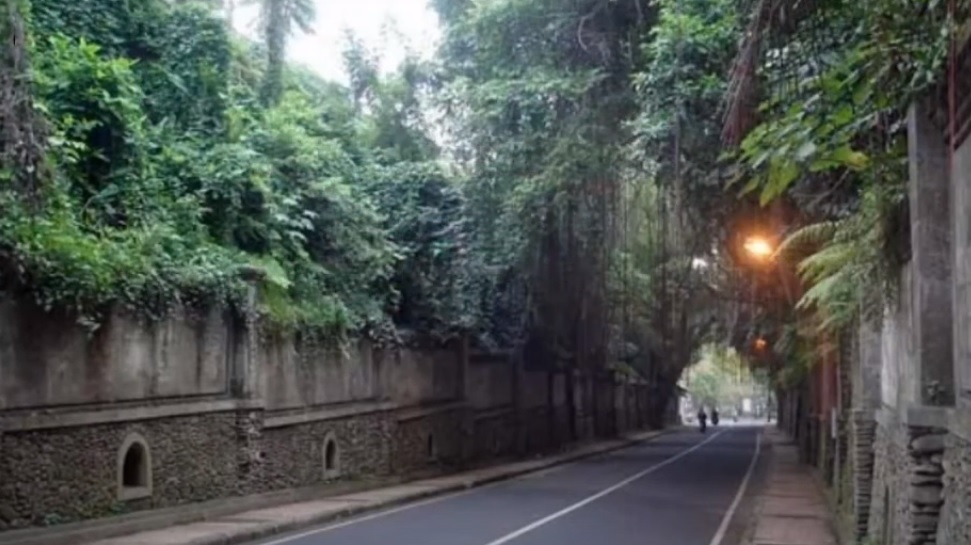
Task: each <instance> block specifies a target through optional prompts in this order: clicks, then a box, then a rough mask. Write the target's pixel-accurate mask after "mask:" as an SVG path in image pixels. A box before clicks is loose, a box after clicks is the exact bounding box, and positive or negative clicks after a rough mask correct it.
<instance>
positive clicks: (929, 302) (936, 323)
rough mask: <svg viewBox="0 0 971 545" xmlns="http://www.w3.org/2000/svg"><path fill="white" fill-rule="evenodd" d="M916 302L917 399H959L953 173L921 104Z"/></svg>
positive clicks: (912, 123) (914, 218)
mask: <svg viewBox="0 0 971 545" xmlns="http://www.w3.org/2000/svg"><path fill="white" fill-rule="evenodd" d="M907 117H908V122H907V139H908V147H909V156H910V161H909V165H910V182H909V184H908V196H909V198H910V227H911V230H910V233H911V248H912V256H913V269H912V270H913V276H912V282H913V283H912V297H913V299H912V301H913V307H912V308H913V324H912V325H913V339H914V359H915V360H916V361H915V362H914V363H915V364H916V365H915V368H916V369H917V370H918V373H917V376H916V378H917V380H918V383H917V384H916V385H915V386H916V387H918V388H919V392H916V394H917V399H918V400H919V402H920V403H922V404H924V405H938V406H942V405H943V406H949V405H953V404H954V357H953V354H954V348H953V343H952V341H953V332H952V326H953V320H952V317H953V310H952V308H951V305H952V287H951V259H952V252H951V220H950V216H951V214H950V207H951V203H950V176H949V174H948V152H947V144H946V142H945V139H944V135H943V134H942V133H941V131H940V130H939V129H938V128H937V127H936V126H935V125H934V124H933V123H931V120H930V118H929V116H928V115H927V114H926V112H925V110H924V109H923V108H922V107H920V106H917V105H914V106H911V108H910V111H909V112H908V116H907Z"/></svg>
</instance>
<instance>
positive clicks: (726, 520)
mask: <svg viewBox="0 0 971 545" xmlns="http://www.w3.org/2000/svg"><path fill="white" fill-rule="evenodd" d="M761 452H762V432H759V433H757V434H756V435H755V452H754V453H753V454H752V461H751V462H749V465H748V471H746V472H745V478H744V479H742V484H741V485H739V487H738V492H737V493H736V494H735V499H734V500H732V504H731V505H730V506H729V507H728V511H726V512H725V516H724V517H722V522H721V524H720V525H719V526H718V531H717V532H715V536H714V537H712V538H711V543H709V544H708V545H721V542H722V540H723V539H725V535H726V534H727V533H728V527H729V526H730V525H731V523H732V518H734V516H735V511H737V510H738V506H739V505H740V504H741V503H742V498H744V497H745V491H746V490H748V485H749V482H750V481H751V480H752V475H753V474H754V473H755V466H756V464H757V462H758V460H759V455H760V454H761Z"/></svg>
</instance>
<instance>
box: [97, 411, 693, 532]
mask: <svg viewBox="0 0 971 545" xmlns="http://www.w3.org/2000/svg"><path fill="white" fill-rule="evenodd" d="M685 429H686V428H685V427H684V426H672V427H669V428H664V429H662V430H655V431H651V432H644V433H642V434H641V435H642V437H638V438H621V439H614V440H612V441H610V442H605V443H607V444H605V445H604V446H603V447H601V448H591V449H589V450H586V451H580V452H574V453H566V454H561V455H559V456H556V455H554V456H550V457H548V459H546V460H537V462H539V463H537V464H536V465H535V466H531V467H529V468H524V469H515V470H511V471H509V472H508V473H497V474H495V475H487V476H484V477H481V478H472V479H469V480H467V481H464V482H461V483H457V484H454V485H450V486H445V487H442V488H439V489H434V490H426V491H421V492H416V493H413V494H409V495H405V496H401V497H398V498H394V499H391V500H388V501H385V502H375V503H372V504H365V505H360V506H355V507H351V508H348V509H345V510H343V511H340V512H332V513H327V514H324V515H316V516H311V517H307V518H305V519H302V520H294V521H288V522H283V523H272V524H267V525H261V526H258V527H255V528H250V529H247V530H244V531H241V532H236V533H233V534H231V535H227V534H225V533H223V534H220V535H218V536H216V535H214V536H211V537H210V536H204V537H201V538H197V539H194V540H192V541H191V542H189V543H187V544H186V545H238V544H241V543H246V542H249V541H255V540H260V539H269V538H272V537H273V536H278V535H280V534H285V533H288V532H295V531H297V530H300V529H301V528H307V527H311V526H320V525H324V524H327V526H324V527H322V528H316V529H313V530H308V531H306V532H301V533H299V534H295V535H291V536H286V537H281V538H279V539H275V540H272V541H266V542H262V543H260V545H281V544H283V543H287V542H289V541H292V540H295V539H300V538H303V537H308V536H311V535H314V534H317V533H321V532H324V531H327V530H328V529H336V528H339V527H342V526H347V525H350V524H353V523H356V522H358V521H361V522H363V521H364V520H371V519H374V518H378V517H380V516H384V515H390V514H393V513H399V512H401V511H406V510H408V509H412V508H416V507H421V506H423V505H428V504H431V503H435V502H438V501H443V500H445V499H449V498H453V497H456V496H460V495H463V494H468V493H470V492H472V491H473V490H475V489H481V488H486V487H488V486H492V485H497V484H499V483H502V482H505V481H510V480H513V479H516V478H519V477H522V476H525V475H529V474H532V473H536V472H539V471H544V470H547V469H550V468H552V467H556V466H561V465H567V464H571V463H574V462H578V461H581V460H584V459H587V458H593V457H595V456H601V455H604V454H609V453H611V452H616V451H619V450H624V449H627V448H631V447H634V446H637V445H641V444H644V443H649V442H651V441H654V440H656V439H658V438H660V437H663V436H665V435H669V434H671V433H677V432H680V431H684V430H685ZM611 442H612V443H614V444H609V443H611ZM528 461H529V460H520V461H518V462H513V464H517V463H520V464H521V463H524V462H528ZM454 476H456V475H451V477H454ZM448 477H450V475H443V476H441V477H435V478H433V479H420V480H415V481H406V482H402V483H400V484H401V485H405V484H418V483H421V482H422V481H423V480H434V479H441V478H448ZM338 498H339V496H335V497H331V498H320V499H338ZM308 501H313V500H308ZM298 503H302V502H298ZM281 507H282V506H281ZM385 510H387V511H385ZM242 514H243V513H237V514H236V515H235V516H239V515H242ZM359 515H367V516H366V517H364V518H363V520H362V519H355V520H353V521H351V520H346V519H349V518H351V517H356V516H359ZM233 516H234V515H231V516H227V517H221V518H227V519H231V518H232V517H233ZM219 520H220V519H212V520H208V521H206V522H218V521H219ZM330 523H333V524H330ZM180 526H181V525H180ZM131 535H137V534H129V537H130V536H131ZM120 537H126V536H120ZM116 539H117V538H116ZM99 543H100V542H96V543H91V544H89V545H99Z"/></svg>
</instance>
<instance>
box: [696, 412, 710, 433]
mask: <svg viewBox="0 0 971 545" xmlns="http://www.w3.org/2000/svg"><path fill="white" fill-rule="evenodd" d="M698 425H699V426H701V433H705V430H706V429H707V428H708V413H706V412H705V408H704V407H702V408H700V409H698Z"/></svg>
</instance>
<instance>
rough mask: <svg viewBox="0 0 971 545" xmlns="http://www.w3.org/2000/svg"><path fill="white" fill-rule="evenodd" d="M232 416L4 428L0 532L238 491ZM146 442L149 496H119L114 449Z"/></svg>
mask: <svg viewBox="0 0 971 545" xmlns="http://www.w3.org/2000/svg"><path fill="white" fill-rule="evenodd" d="M235 424H236V415H235V413H233V412H229V413H213V414H207V415H198V416H186V417H172V418H167V419H161V420H147V421H139V422H131V423H121V424H106V425H95V426H86V427H73V428H61V429H54V430H37V431H27V432H9V431H8V432H7V433H5V434H4V436H3V456H2V458H0V529H9V528H16V527H23V526H29V525H48V524H57V523H63V522H69V521H75V520H80V519H88V518H94V517H99V516H105V515H110V514H117V513H121V512H125V511H129V510H137V509H145V508H151V507H166V506H172V505H177V504H181V503H188V502H197V501H204V500H208V499H213V498H219V497H224V496H231V495H234V494H236V493H237V478H236V476H237V463H236V430H235ZM133 433H137V434H139V435H141V436H142V437H143V438H144V439H145V440H146V442H147V443H148V448H149V454H150V458H151V463H152V472H153V479H152V481H153V492H152V495H151V497H149V498H144V499H140V500H135V501H130V502H121V501H119V499H118V486H117V482H118V481H117V478H116V477H117V461H118V450H119V449H120V448H121V446H122V444H123V442H124V441H125V439H126V437H128V436H129V435H130V434H133Z"/></svg>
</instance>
